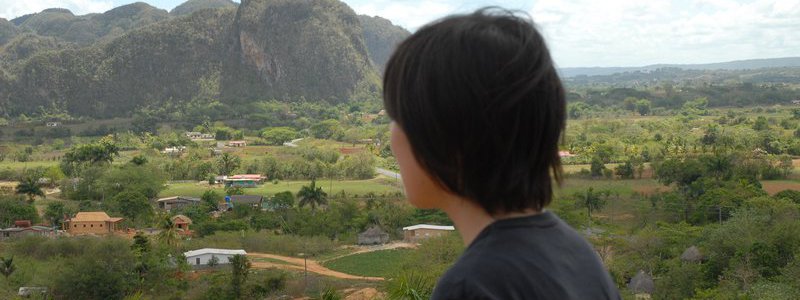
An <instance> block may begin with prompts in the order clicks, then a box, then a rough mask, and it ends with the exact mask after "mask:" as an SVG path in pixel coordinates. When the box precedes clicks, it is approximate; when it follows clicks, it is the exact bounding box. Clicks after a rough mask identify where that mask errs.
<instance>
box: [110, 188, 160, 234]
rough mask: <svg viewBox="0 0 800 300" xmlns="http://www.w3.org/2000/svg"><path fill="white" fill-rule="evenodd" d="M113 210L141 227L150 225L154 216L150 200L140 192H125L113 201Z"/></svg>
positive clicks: (111, 205) (116, 196)
mask: <svg viewBox="0 0 800 300" xmlns="http://www.w3.org/2000/svg"><path fill="white" fill-rule="evenodd" d="M109 206H110V207H112V210H113V211H115V212H117V213H119V214H122V215H123V216H125V218H128V219H130V220H131V221H132V222H133V223H134V224H137V225H139V226H141V225H145V226H146V225H149V224H150V223H151V220H152V217H153V215H154V211H153V207H152V206H151V205H150V200H149V199H148V198H147V196H145V195H144V194H142V193H141V192H139V191H136V190H125V191H123V192H120V193H119V194H117V195H115V196H114V197H113V198H112V199H111V204H110V205H109Z"/></svg>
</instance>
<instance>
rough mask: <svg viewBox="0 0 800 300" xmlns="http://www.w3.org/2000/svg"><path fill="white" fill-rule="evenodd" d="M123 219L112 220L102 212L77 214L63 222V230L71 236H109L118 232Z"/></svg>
mask: <svg viewBox="0 0 800 300" xmlns="http://www.w3.org/2000/svg"><path fill="white" fill-rule="evenodd" d="M122 220H124V219H123V218H112V217H109V216H108V214H106V213H105V212H102V211H93V212H79V213H77V214H75V217H73V218H70V219H67V220H66V221H64V224H63V226H64V229H65V230H66V231H67V233H69V234H71V235H83V234H109V233H114V232H115V231H117V230H120V228H119V227H118V225H119V223H120V222H122Z"/></svg>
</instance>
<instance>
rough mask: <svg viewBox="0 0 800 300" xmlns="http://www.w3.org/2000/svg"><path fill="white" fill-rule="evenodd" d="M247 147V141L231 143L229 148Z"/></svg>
mask: <svg viewBox="0 0 800 300" xmlns="http://www.w3.org/2000/svg"><path fill="white" fill-rule="evenodd" d="M245 146H247V142H246V141H229V142H228V147H245Z"/></svg>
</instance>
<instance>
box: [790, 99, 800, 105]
mask: <svg viewBox="0 0 800 300" xmlns="http://www.w3.org/2000/svg"><path fill="white" fill-rule="evenodd" d="M792 104H797V105H800V99H797V100H792Z"/></svg>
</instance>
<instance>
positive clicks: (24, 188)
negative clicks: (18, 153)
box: [17, 176, 46, 202]
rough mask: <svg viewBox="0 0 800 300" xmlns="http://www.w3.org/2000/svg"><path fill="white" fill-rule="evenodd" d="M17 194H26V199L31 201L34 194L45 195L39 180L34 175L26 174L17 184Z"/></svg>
mask: <svg viewBox="0 0 800 300" xmlns="http://www.w3.org/2000/svg"><path fill="white" fill-rule="evenodd" d="M17 194H20V195H22V194H25V195H28V201H30V202H33V200H34V198H35V197H36V196H42V197H46V196H45V194H44V191H42V187H41V185H40V184H39V181H38V180H37V179H36V177H35V176H27V177H25V178H23V179H22V181H20V182H19V185H17Z"/></svg>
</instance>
